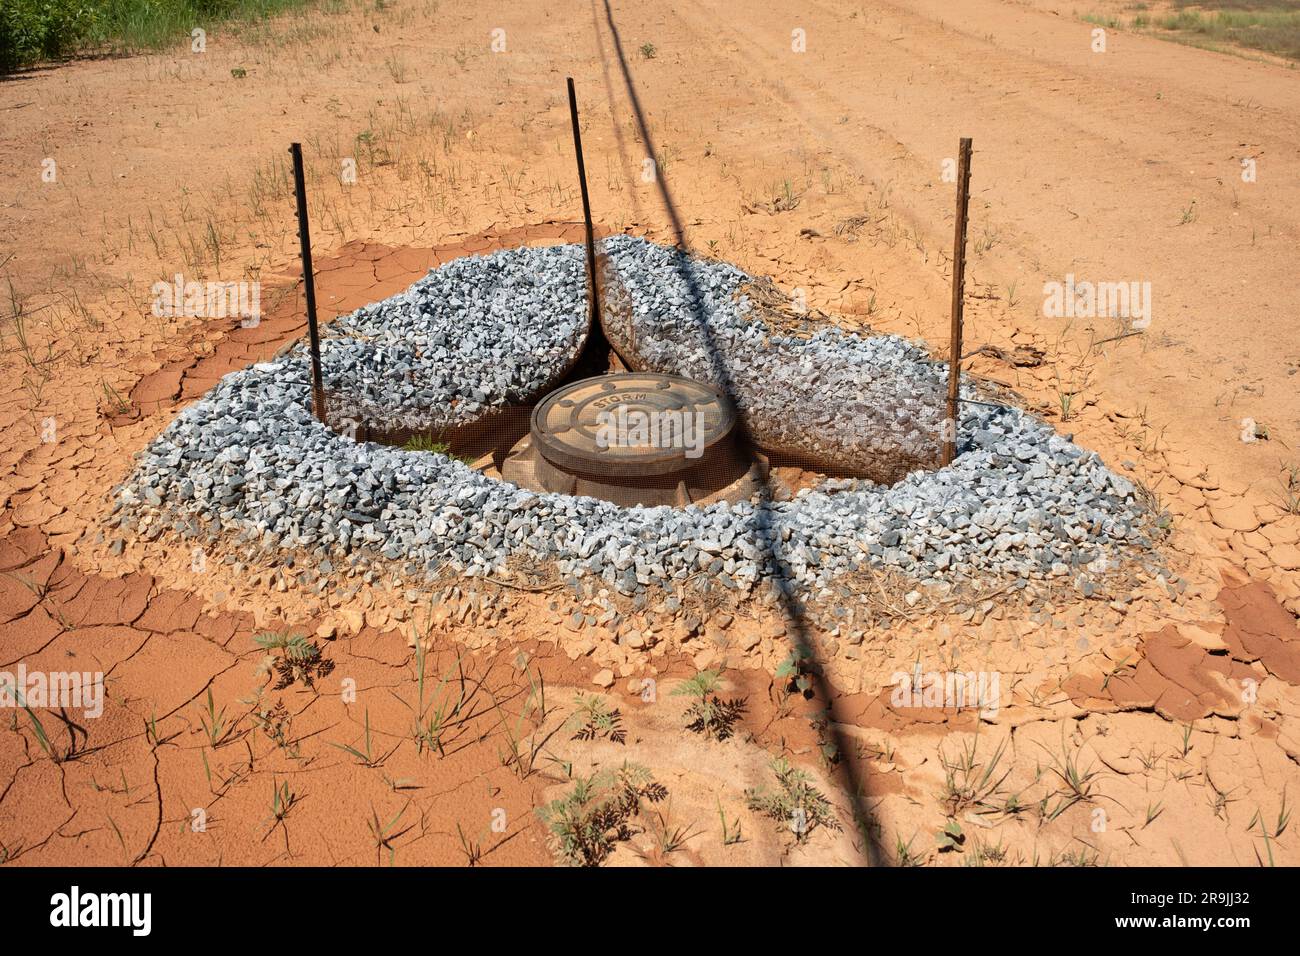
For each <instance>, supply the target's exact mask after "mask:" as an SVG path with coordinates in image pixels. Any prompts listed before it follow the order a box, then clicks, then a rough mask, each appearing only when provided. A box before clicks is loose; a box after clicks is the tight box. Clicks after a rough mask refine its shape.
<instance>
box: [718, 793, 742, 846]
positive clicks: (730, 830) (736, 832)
mask: <svg viewBox="0 0 1300 956" xmlns="http://www.w3.org/2000/svg"><path fill="white" fill-rule="evenodd" d="M715 799H717V798H715ZM718 820H719V821H720V822H721V823H722V845H723V846H734V845H735V844H737V843H742V842H744V839H745V838H744V836H743V835H742V834H741V832H740V817H736V819H735V820H734V821H732V822H731V823H728V822H727V814H726V813H725V812H724V811H723V809H722V800H721V799H718Z"/></svg>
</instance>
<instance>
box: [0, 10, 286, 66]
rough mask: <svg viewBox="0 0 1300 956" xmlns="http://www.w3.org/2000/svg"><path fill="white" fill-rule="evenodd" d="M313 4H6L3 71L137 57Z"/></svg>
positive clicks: (1, 15)
mask: <svg viewBox="0 0 1300 956" xmlns="http://www.w3.org/2000/svg"><path fill="white" fill-rule="evenodd" d="M311 2H312V0H4V2H3V3H0V73H8V72H11V71H13V70H15V69H18V68H19V67H23V66H30V65H32V64H34V63H40V62H42V61H48V60H57V59H60V58H62V57H67V56H71V55H73V54H75V53H98V52H104V53H137V52H139V51H141V50H156V49H159V48H160V47H164V46H167V45H168V44H171V43H175V42H178V41H180V40H182V39H185V40H188V38H189V37H190V34H191V31H193V30H194V29H196V28H201V29H203V30H208V31H210V30H211V29H212V27H213V26H214V25H216V24H218V23H221V22H222V21H243V22H249V23H251V22H257V21H261V20H265V19H267V18H269V17H272V16H275V15H276V14H278V13H283V12H285V11H287V10H294V9H298V8H301V7H304V6H306V5H308V4H310V3H311Z"/></svg>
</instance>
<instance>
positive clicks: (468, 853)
mask: <svg viewBox="0 0 1300 956" xmlns="http://www.w3.org/2000/svg"><path fill="white" fill-rule="evenodd" d="M456 836H457V838H459V840H460V852H461V853H463V854H464V855H465V865H466V866H478V865H479V863H480V862H481V861H482V859H483V844H482V843H481V842H480V841H478V840H472V839H470V838H469V837H467V836H466V835H465V831H464V830H463V829H461V826H460V823H457V824H456Z"/></svg>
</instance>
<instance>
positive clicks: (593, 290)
mask: <svg viewBox="0 0 1300 956" xmlns="http://www.w3.org/2000/svg"><path fill="white" fill-rule="evenodd" d="M567 79H568V84H569V118H570V119H571V120H572V122H573V151H574V152H575V153H577V154H578V186H579V188H580V189H581V190H582V218H583V220H584V221H585V222H586V224H587V309H588V317H589V318H590V321H591V327H592V328H593V329H595V328H596V327H597V324H598V323H599V322H600V289H599V288H598V286H597V283H596V237H595V231H594V229H593V228H592V225H591V200H590V198H589V197H588V195H587V166H586V164H585V163H584V162H583V161H582V131H581V130H580V129H579V128H578V97H577V95H576V94H575V93H574V92H573V77H571V76H570V77H568V78H567Z"/></svg>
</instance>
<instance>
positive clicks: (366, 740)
mask: <svg viewBox="0 0 1300 956" xmlns="http://www.w3.org/2000/svg"><path fill="white" fill-rule="evenodd" d="M361 739H362V744H363V745H364V747H365V749H364V750H361V749H359V748H357V747H354V746H352V745H351V744H336V743H331V744H330V746H333V747H337V748H338V749H339V750H342V751H343V752H344V753H346V754H351V755H352V756H353V757H355V758H356V760H357V763H359V764H361V766H363V767H378V766H379V765H380V764H382V763H383V762H384V761H385V760H387V759H388V758H389V757H391V756H392V755H393V751H394V750H396V749H397V747H396V746H395V747H393V750H390V751H388V753H386V754H383V755H382V756H381V755H379V754H376V753H375V751H374V741H373V739H372V737H371V734H370V710H369V708H367V709H366V732H365V735H364V736H363V737H362V738H361ZM398 746H400V744H399V745H398Z"/></svg>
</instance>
